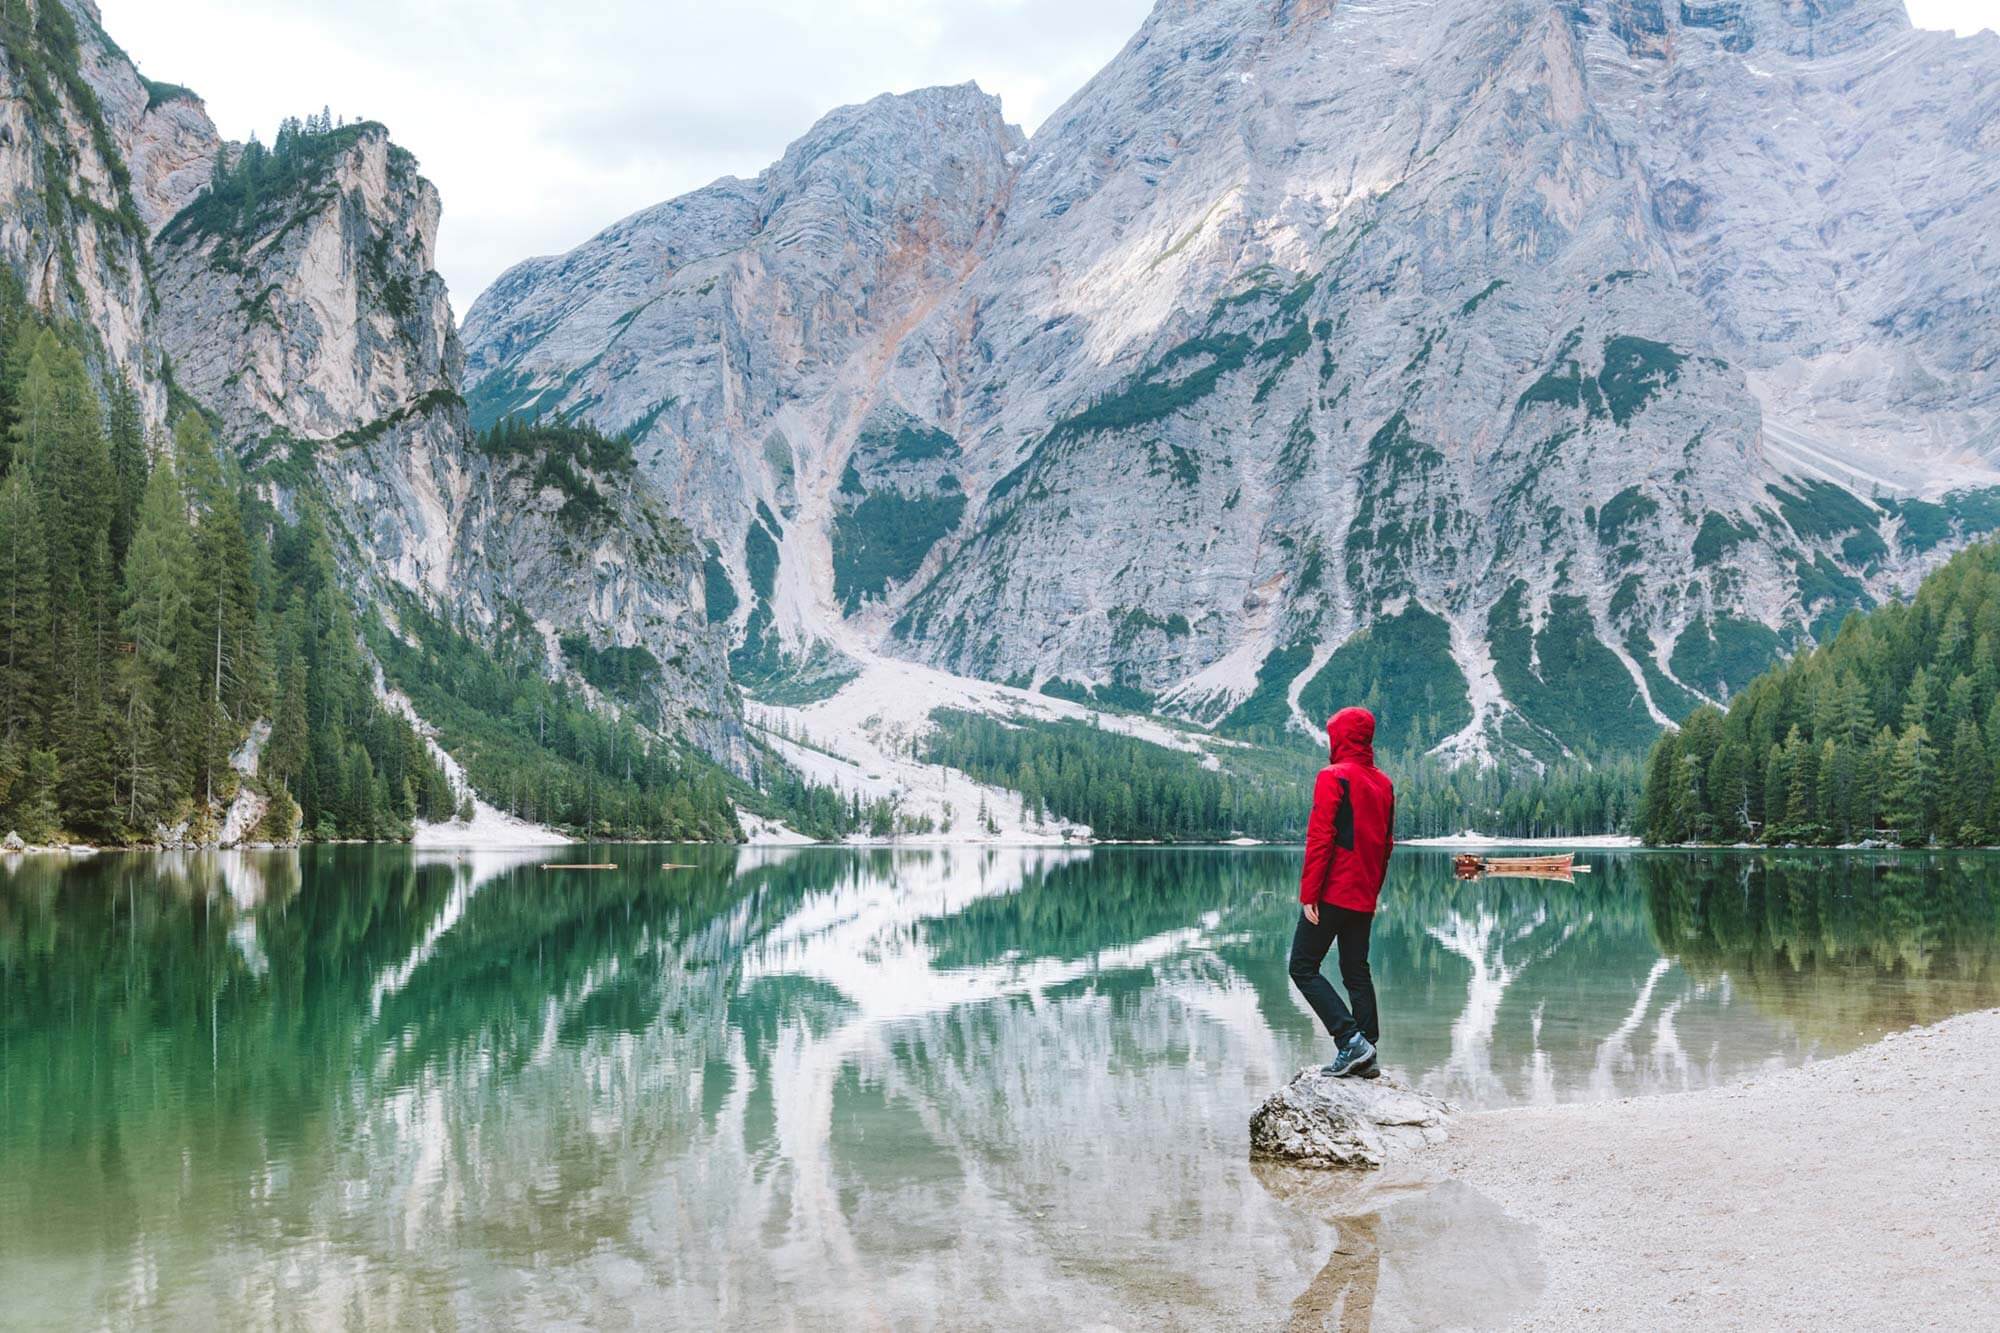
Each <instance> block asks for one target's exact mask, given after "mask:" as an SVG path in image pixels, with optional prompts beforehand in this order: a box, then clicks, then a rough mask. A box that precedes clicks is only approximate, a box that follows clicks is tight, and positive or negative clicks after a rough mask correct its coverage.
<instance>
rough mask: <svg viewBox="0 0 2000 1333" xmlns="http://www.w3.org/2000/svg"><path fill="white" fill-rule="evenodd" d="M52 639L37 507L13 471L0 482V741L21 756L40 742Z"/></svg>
mask: <svg viewBox="0 0 2000 1333" xmlns="http://www.w3.org/2000/svg"><path fill="white" fill-rule="evenodd" d="M51 635H52V629H51V625H50V620H49V565H48V547H47V544H46V543H45V542H44V541H43V539H42V515H41V504H40V501H39V500H37V499H36V497H35V496H34V494H33V492H32V491H31V490H30V489H29V485H28V477H27V469H26V468H15V469H14V470H13V471H12V472H10V473H9V474H8V476H7V478H6V481H5V482H4V483H0V741H4V742H5V743H6V744H8V745H10V746H12V747H15V749H16V750H17V751H18V752H20V753H21V754H23V755H25V753H26V751H27V750H28V749H29V748H31V747H33V746H36V745H39V744H41V743H42V742H43V740H44V738H45V732H46V722H47V708H48V699H49V696H50V695H51V694H52V693H53V690H54V682H53V674H52V665H51V662H50V657H49V650H50V640H51Z"/></svg>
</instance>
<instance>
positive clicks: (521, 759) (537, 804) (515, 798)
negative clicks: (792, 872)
mask: <svg viewBox="0 0 2000 1333" xmlns="http://www.w3.org/2000/svg"><path fill="white" fill-rule="evenodd" d="M395 609H396V621H397V625H398V627H399V629H400V632H399V633H391V632H390V631H389V630H388V629H387V628H386V627H385V626H382V625H380V624H379V623H378V624H374V625H371V627H370V631H369V635H368V639H369V645H370V646H371V647H372V648H373V649H374V650H375V653H376V656H377V657H379V658H380V659H381V662H382V668H383V671H384V673H385V674H386V675H387V676H388V678H389V680H390V681H391V683H393V684H394V685H395V686H396V687H397V688H398V689H400V690H402V691H403V692H404V693H405V694H407V695H409V697H410V701H411V702H412V703H413V704H414V705H415V706H416V709H417V713H418V715H419V716H421V717H422V718H424V720H425V721H427V722H429V723H430V724H431V725H433V726H435V727H436V728H437V729H438V735H439V739H440V740H441V741H442V743H443V744H444V747H445V749H446V750H448V751H449V752H450V753H451V755H452V756H453V757H454V758H455V759H457V760H458V761H459V762H460V763H461V764H463V765H465V772H466V776H467V777H468V778H469V779H470V780H471V782H472V785H473V787H474V788H475V789H476V790H477V791H478V792H479V794H480V795H481V796H483V797H485V798H486V799H487V800H489V801H491V802H492V803H493V804H494V805H497V806H499V807H500V808H501V809H503V810H505V811H507V812H508V813H509V814H513V815H517V816H519V817H520V818H522V819H528V820H533V821H535V822H537V823H543V824H552V825H555V826H556V827H558V828H562V829H565V830H568V831H570V832H573V833H578V834H583V835H586V836H594V837H607V838H633V837H644V838H666V839H676V838H689V839H716V840H734V839H735V838H737V837H739V836H740V832H739V830H738V829H737V826H736V816H735V811H734V809H733V807H732V804H731V799H730V798H731V780H730V778H729V777H728V775H727V774H726V773H724V772H723V770H722V769H720V768H718V767H717V766H716V765H715V764H714V763H713V762H711V761H710V760H709V759H707V758H706V757H705V756H702V755H699V754H697V753H695V752H693V751H691V750H688V749H686V748H685V747H683V746H680V745H676V744H673V743H670V742H665V741H661V740H658V739H656V738H653V737H650V736H648V735H647V734H646V733H644V732H642V731H641V730H640V729H639V728H638V726H637V725H636V724H635V723H634V722H633V721H632V720H631V718H630V717H629V716H619V717H609V716H606V715H604V714H602V713H600V712H597V711H595V710H593V709H592V708H590V707H589V706H588V704H586V702H585V701H584V700H583V699H582V698H581V697H579V696H578V694H577V693H576V692H575V691H573V690H572V689H570V688H569V687H568V686H566V685H563V684H561V683H559V682H556V681H551V680H549V679H548V678H547V677H546V676H545V675H543V651H544V650H543V641H542V637H541V633H540V631H539V630H537V629H536V628H535V626H534V624H533V622H532V621H530V620H529V619H528V618H527V617H525V616H522V615H515V616H513V617H511V618H508V619H506V620H504V621H503V622H502V623H501V624H500V625H499V626H497V627H496V628H495V629H494V630H493V631H492V632H491V633H490V634H489V635H487V636H486V637H485V638H484V640H483V641H482V640H475V639H474V638H472V637H471V636H470V635H468V634H466V633H464V632H463V631H462V630H460V629H459V628H457V627H455V626H453V625H451V624H449V623H447V622H446V621H445V620H443V619H441V618H439V617H438V616H436V615H434V614H433V613H431V612H430V611H429V610H427V609H425V608H424V607H422V606H420V605H418V604H417V603H416V602H415V600H414V599H412V598H409V597H399V598H398V599H397V605H396V608H395ZM563 648H564V652H565V655H566V656H569V655H570V654H571V651H572V649H571V643H570V641H569V640H568V639H565V641H564V644H563ZM582 649H583V652H582V654H581V661H582V674H583V675H584V676H585V678H586V679H590V678H591V677H592V676H593V675H595V676H596V677H597V679H596V680H594V681H593V683H598V684H599V685H600V688H607V689H608V690H609V692H614V693H616V692H621V691H623V690H625V689H627V688H631V687H632V683H633V682H635V681H637V682H646V681H650V680H651V679H652V678H653V677H654V676H655V675H656V674H657V671H658V666H657V663H654V664H653V666H652V671H651V672H648V670H647V663H648V662H649V661H650V660H651V654H650V653H646V652H645V650H644V649H636V650H623V651H621V650H617V649H611V650H605V649H589V648H588V643H587V641H585V643H584V644H583V645H582ZM640 654H644V657H643V658H641V657H640V656H639V655H640ZM577 660H578V658H574V657H573V658H572V661H577ZM611 687H616V688H611Z"/></svg>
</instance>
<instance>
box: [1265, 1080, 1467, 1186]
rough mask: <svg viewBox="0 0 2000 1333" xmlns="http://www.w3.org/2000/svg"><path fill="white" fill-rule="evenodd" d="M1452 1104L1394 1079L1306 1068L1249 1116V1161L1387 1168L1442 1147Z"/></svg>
mask: <svg viewBox="0 0 2000 1333" xmlns="http://www.w3.org/2000/svg"><path fill="white" fill-rule="evenodd" d="M1451 1111H1452V1107H1451V1104H1450V1103H1449V1102H1444V1101H1440V1100H1439V1099H1438V1098H1436V1097H1432V1096H1430V1095H1429V1094H1427V1093H1422V1092H1417V1091H1415V1090H1414V1089H1411V1088H1407V1087H1404V1086H1403V1085H1402V1084H1401V1083H1398V1082H1396V1081H1395V1080H1394V1079H1392V1078H1388V1077H1383V1078H1377V1079H1359V1078H1334V1077H1333V1076H1332V1075H1330V1074H1328V1073H1326V1072H1325V1071H1324V1070H1323V1069H1321V1068H1320V1067H1319V1066H1317V1065H1315V1066H1312V1067H1310V1068H1307V1069H1301V1070H1300V1071H1299V1072H1298V1074H1297V1075H1296V1076H1295V1077H1294V1078H1293V1079H1292V1081H1291V1082H1290V1083H1287V1084H1286V1085H1285V1086H1284V1087H1282V1088H1280V1089H1278V1090H1277V1091H1276V1092H1274V1093H1272V1094H1271V1095H1270V1096H1269V1097H1266V1098H1265V1099H1264V1104H1263V1105H1262V1106H1260V1107H1258V1108H1257V1111H1256V1113H1255V1114H1254V1115H1252V1116H1251V1117H1250V1155H1251V1156H1252V1157H1262V1158H1269V1159H1272V1160H1275V1161H1283V1162H1293V1163H1296V1164H1298V1165H1300V1166H1321V1167H1332V1166H1359V1167H1377V1166H1382V1165H1384V1164H1386V1163H1388V1162H1390V1161H1394V1160H1396V1159H1398V1158H1402V1157H1407V1156H1409V1155H1411V1154H1413V1153H1415V1152H1417V1151H1419V1150H1421V1149H1423V1148H1428V1147H1432V1146H1434V1145H1436V1144H1439V1143H1443V1142H1444V1141H1445V1138H1446V1137H1447V1135H1446V1130H1445V1126H1446V1122H1447V1121H1448V1119H1449V1117H1450V1115H1451Z"/></svg>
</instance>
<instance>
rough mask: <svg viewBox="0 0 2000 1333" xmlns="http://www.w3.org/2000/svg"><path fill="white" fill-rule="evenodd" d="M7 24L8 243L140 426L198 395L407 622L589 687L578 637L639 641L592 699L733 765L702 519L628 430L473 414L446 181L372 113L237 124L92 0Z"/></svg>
mask: <svg viewBox="0 0 2000 1333" xmlns="http://www.w3.org/2000/svg"><path fill="white" fill-rule="evenodd" d="M4 23H5V29H4V36H5V57H6V58H5V60H4V61H3V62H0V81H4V87H0V91H4V92H6V93H7V94H8V95H7V96H6V97H4V98H0V198H4V200H5V208H4V209H0V258H4V260H5V261H6V262H7V263H8V264H9V266H10V267H11V268H12V269H13V270H14V272H15V273H16V274H17V275H19V276H20V277H21V279H22V282H23V285H24V287H25V288H26V290H27V293H28V296H29V298H30V300H31V301H32V302H33V303H34V304H35V305H36V306H37V307H39V308H40V309H41V310H43V311H44V312H46V313H47V314H48V315H50V316H51V317H53V318H57V319H60V320H63V321H65V322H67V323H71V324H73V325H74V326H76V327H78V328H80V329H82V330H84V331H85V334H86V336H87V337H89V338H91V339H93V340H94V341H95V343H96V345H97V348H98V355H97V358H96V360H97V365H96V367H95V368H96V369H97V371H98V372H99V373H100V374H101V375H102V376H104V377H106V378H110V377H114V376H119V375H123V376H124V377H126V378H128V379H129V380H131V381H132V382H133V383H134V385H135V387H136V388H138V390H139V393H140V398H141V401H142V404H143V407H144V411H145V414H146V417H147V419H148V422H149V423H150V425H151V426H152V428H153V429H154V430H155V431H159V432H162V434H163V433H164V428H165V426H166V424H167V423H168V421H169V419H170V418H171V417H172V416H174V415H177V414H178V413H179V412H181V411H183V410H186V409H188V408H190V407H192V408H198V409H199V410H201V411H202V412H203V413H204V414H205V415H206V416H207V417H208V418H209V419H210V421H211V423H212V424H213V425H214V426H215V427H216V429H217V431H218V433H219V435H220V436H221V438H222V439H223V440H224V441H225V442H226V443H227V444H229V445H230V446H231V447H232V448H233V450H234V451H235V453H236V455H237V457H238V458H239V460H240V461H241V463H242V464H243V466H244V469H245V471H246V474H247V475H248V476H249V477H251V478H252V479H253V480H254V481H255V482H257V483H258V484H259V485H260V487H261V488H262V489H264V490H265V491H266V493H267V494H268V495H269V496H270V497H271V498H272V499H273V500H275V501H276V502H277V503H279V504H280V506H281V507H286V508H289V507H291V506H293V505H294V504H295V503H296V502H297V501H298V499H299V497H300V496H301V495H302V494H305V493H310V494H312V495H314V496H316V497H318V498H319V499H320V500H321V501H322V502H323V503H324V505H325V508H326V511H327V515H328V518H329V520H330V526H331V527H332V529H333V530H334V533H335V536H336V539H337V541H338V543H339V546H340V550H341V554H342V558H343V564H344V566H345V567H346V569H347V571H348V573H349V574H350V575H351V577H352V578H353V580H354V582H355V587H356V591H357V594H358V595H359V596H360V597H361V598H362V599H363V600H365V601H368V602H371V603H373V604H375V605H376V606H378V607H380V608H381V609H382V610H383V612H384V613H385V615H386V616H387V617H388V619H389V620H390V621H391V623H393V622H394V620H395V618H396V615H397V610H398V607H399V606H401V605H403V604H404V603H403V602H402V600H401V599H404V598H410V599H414V602H415V604H416V605H420V606H422V607H424V608H425V609H427V610H428V611H430V612H432V613H435V614H438V615H441V616H444V617H445V618H447V619H449V620H450V621H452V622H454V623H459V624H463V625H465V626H467V627H468V628H469V629H471V630H472V631H473V632H474V633H487V632H491V631H495V630H497V629H498V628H500V627H503V626H504V627H505V628H507V629H510V630H513V629H526V630H528V631H530V632H531V633H533V634H535V635H537V636H539V638H540V639H541V641H542V642H543V643H544V644H545V645H546V650H547V667H548V670H549V673H550V674H551V675H555V676H566V677H568V678H569V679H571V680H572V682H573V683H575V684H577V685H578V686H579V687H580V688H582V689H583V690H584V691H585V692H586V693H590V694H592V695H593V697H597V695H596V691H595V690H594V689H593V687H592V686H591V684H590V683H589V680H588V677H589V675H590V674H591V673H590V672H587V671H581V670H579V669H578V665H577V664H578V659H579V658H583V659H588V660H591V661H595V660H597V659H598V658H599V657H601V655H603V654H605V653H623V654H638V655H640V656H642V657H643V659H644V664H645V665H644V666H643V667H642V668H640V669H635V670H628V671H627V672H626V673H625V674H626V675H627V676H628V677H633V678H635V679H640V680H643V681H644V682H645V685H644V688H643V689H642V690H637V691H634V690H625V691H622V692H621V693H622V696H623V697H622V698H620V699H612V698H610V697H608V696H604V697H600V698H599V702H600V703H603V704H606V705H611V706H617V707H637V708H638V709H639V716H638V719H637V720H639V721H640V722H641V723H643V724H644V725H647V726H649V727H651V728H654V729H655V730H657V731H658V732H660V733H662V734H666V735H670V736H674V737H677V738H678V737H683V736H687V737H692V738H693V739H695V740H696V741H697V742H698V743H700V744H701V745H702V746H703V747H704V748H706V749H708V750H709V751H710V752H711V753H713V754H715V755H717V756H718V757H721V758H723V759H725V760H728V761H730V762H734V763H737V764H739V766H740V764H741V761H742V742H741V733H740V730H739V728H738V707H737V704H736V700H735V696H734V694H733V691H732V689H731V687H730V684H729V680H728V673H727V669H726V665H725V663H724V659H723V654H722V643H721V641H720V640H719V638H718V637H717V636H716V635H715V634H714V633H713V632H712V631H711V630H710V628H709V627H708V625H707V622H706V620H705V619H704V618H703V614H702V603H701V598H700V588H699V583H700V579H701V566H702V558H701V550H700V548H699V546H698V545H697V544H696V543H695V541H694V539H693V538H692V536H691V534H690V532H689V531H688V529H687V527H686V526H685V525H684V524H683V523H682V522H681V521H680V520H679V519H678V518H677V517H675V516H674V515H673V514H672V513H671V512H670V510H669V509H668V508H667V507H666V505H665V503H664V502H663V501H662V499H661V498H660V497H659V496H657V495H655V494H653V493H651V492H647V491H639V490H634V489H633V488H631V487H629V486H627V485H625V484H624V473H625V470H626V469H627V468H629V461H628V460H626V459H624V458H622V457H620V456H619V451H617V450H613V451H611V452H610V453H609V454H608V455H607V454H604V453H603V451H592V450H590V449H588V448H578V447H576V445H577V442H576V441H574V440H568V439H557V440H554V441H551V440H549V439H546V438H543V437H533V438H529V437H521V438H515V439H512V440H510V441H508V442H507V443H506V444H505V445H504V446H495V445H494V443H493V442H491V441H482V440H481V439H479V438H478V437H477V436H476V435H475V434H474V432H473V431H472V430H471V428H470V426H469V423H468V417H467V414H466V410H465V404H464V400H463V399H462V397H461V396H460V393H459V387H460V382H461V376H462V373H463V361H464V357H463V353H462V351H461V348H460V345H459V340H458V332H457V329H456V327H455V325H454V322H453V319H452V315H451V308H450V304H449V302H448V300H447V297H446V292H445V287H444V282H443V280H442V279H441V278H440V277H439V276H438V275H437V273H436V272H435V270H434V267H433V265H434V256H435V246H436V237H437V226H438V221H439V216H440V212H441V206H440V201H439V198H438V194H437V191H436V190H435V188H433V187H432V185H431V184H430V182H429V181H427V180H425V179H424V178H423V177H422V176H421V174H419V170H418V166H417V163H416V161H415V159H414V158H413V157H412V156H411V155H410V154H409V153H408V152H406V151H404V150H403V149H401V148H399V147H397V146H396V145H395V144H393V143H392V142H391V141H390V138H389V135H388V132H387V131H386V130H385V129H384V128H383V127H382V126H380V125H376V124H373V123H361V124H354V125H339V126H336V125H333V124H331V123H320V122H319V121H317V119H315V120H314V121H313V122H310V123H293V124H290V125H288V127H287V128H286V129H285V130H284V131H282V132H281V134H280V137H279V140H278V141H277V142H275V143H274V144H273V145H271V146H270V147H268V148H267V147H266V146H264V145H262V144H248V145H246V144H229V143H224V142H223V141H222V139H221V137H220V135H218V134H217V132H216V130H215V127H214V125H213V123H212V122H211V121H210V120H209V118H208V115H207V113H206V111H205V110H204V109H203V107H202V104H201V102H200V99H199V98H198V96H196V94H194V93H193V92H191V91H189V90H187V89H185V88H180V87H177V86H173V85H167V84H160V83H155V82H151V81H149V80H147V79H145V78H143V77H142V76H140V75H139V73H138V72H137V69H136V67H135V66H134V65H133V63H132V62H131V60H130V59H129V58H128V57H127V56H126V54H125V53H124V52H123V51H122V50H121V49H120V48H119V47H118V46H117V45H116V44H115V43H114V42H113V41H112V39H111V38H110V37H109V36H108V35H107V34H106V33H105V31H104V29H103V26H102V24H101V22H100V19H99V16H98V13H97V11H96V8H95V6H94V5H93V4H91V3H90V0H66V2H64V3H58V0H37V2H36V3H34V4H31V5H30V4H23V5H17V6H13V7H10V8H9V9H8V10H7V14H6V17H5V19H4ZM558 453H559V454H560V455H561V456H559V457H558V456H556V455H557V454H558ZM621 465H622V466H621ZM620 660H621V661H623V660H625V659H623V658H621V659H620Z"/></svg>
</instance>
